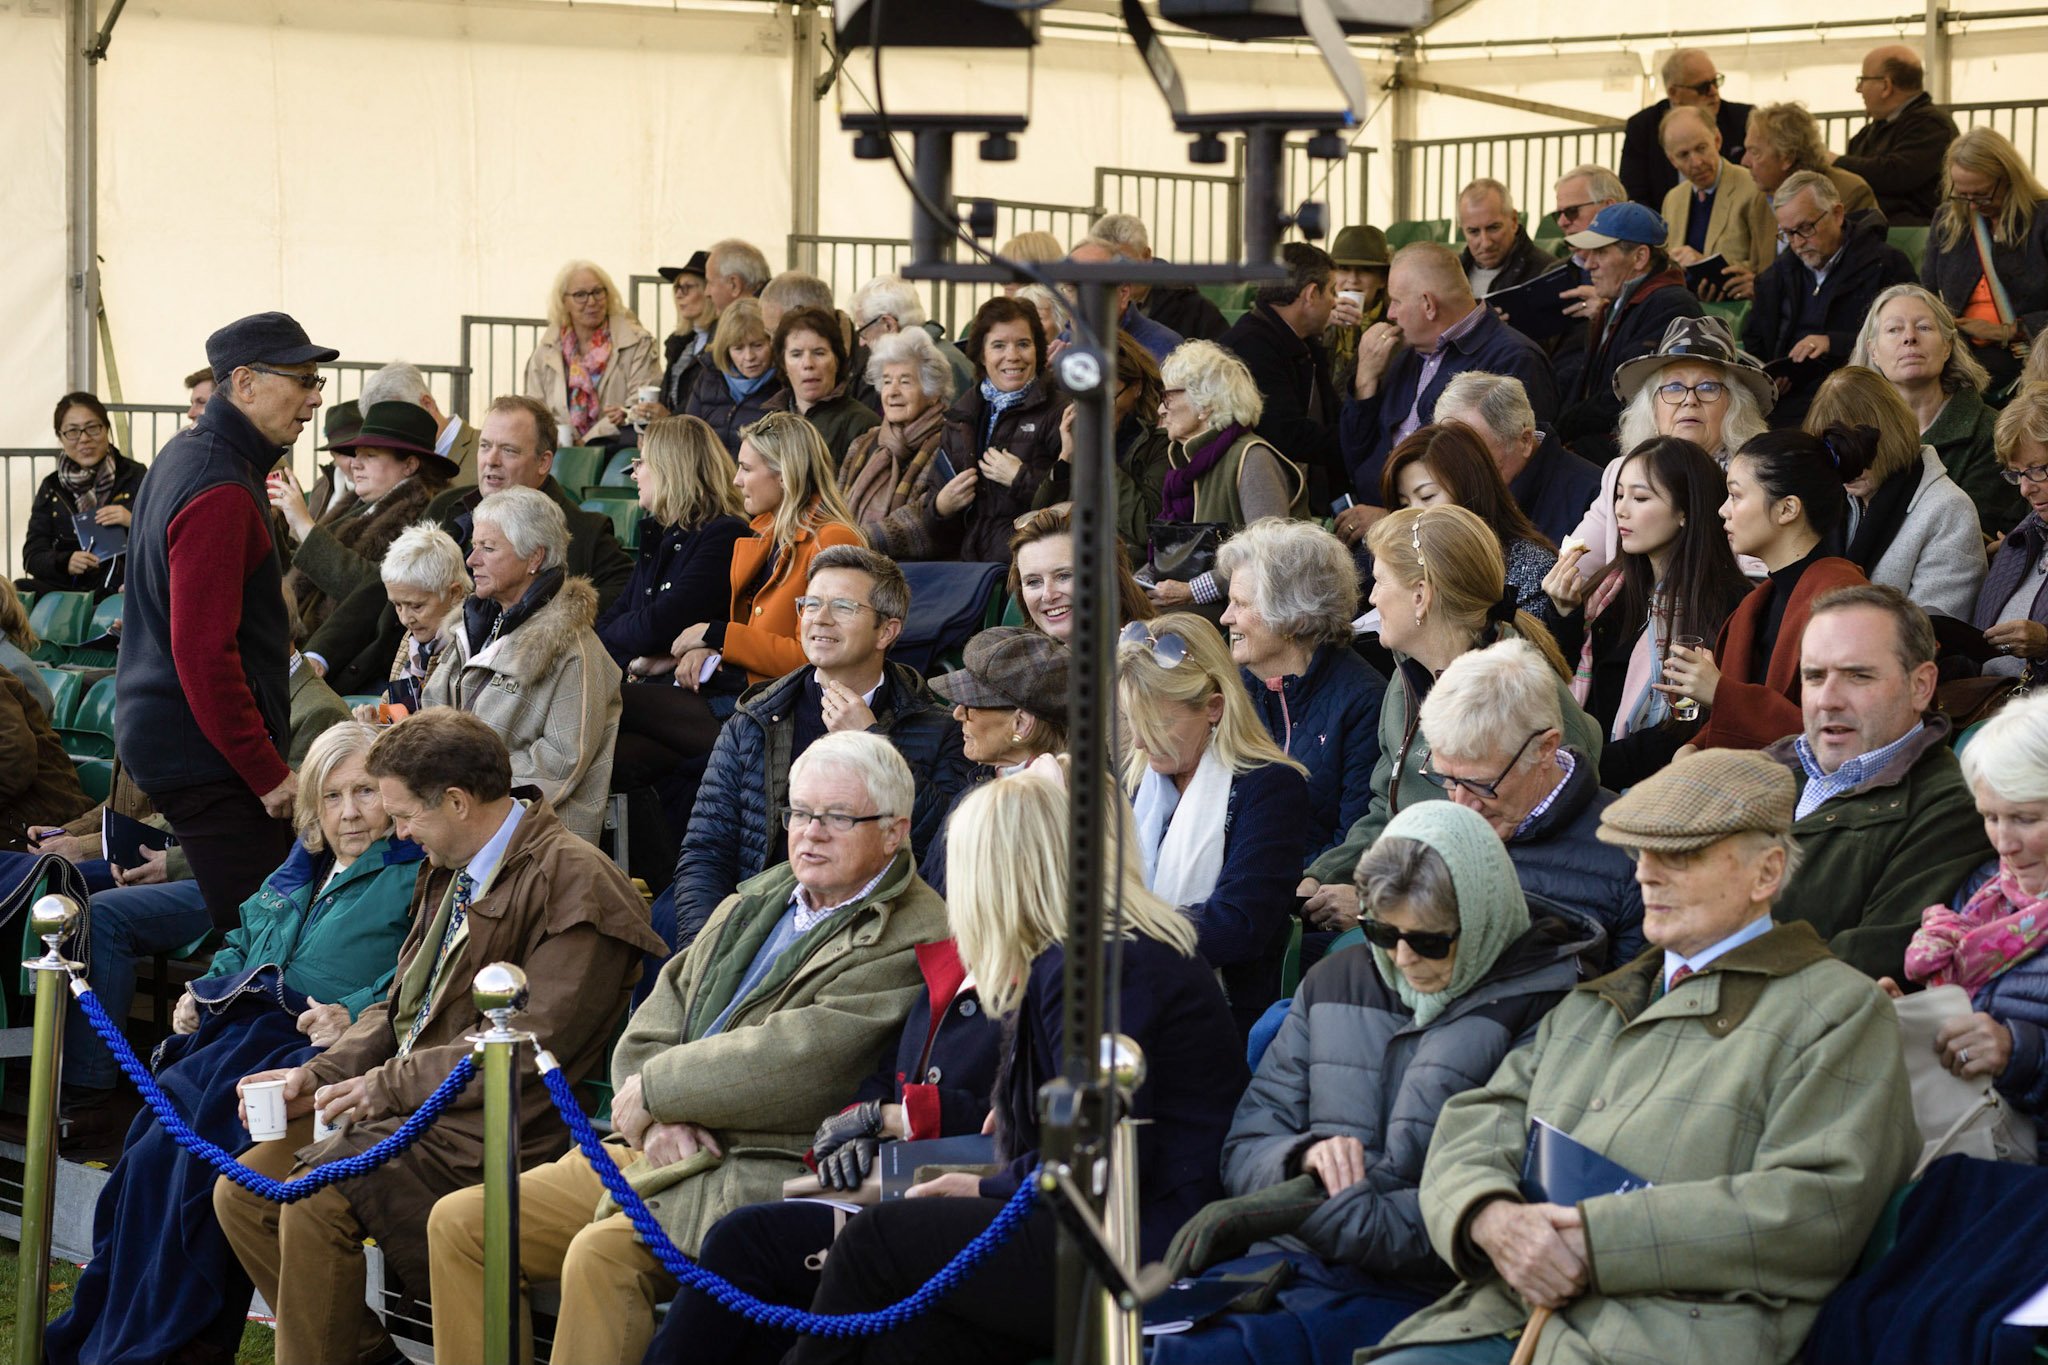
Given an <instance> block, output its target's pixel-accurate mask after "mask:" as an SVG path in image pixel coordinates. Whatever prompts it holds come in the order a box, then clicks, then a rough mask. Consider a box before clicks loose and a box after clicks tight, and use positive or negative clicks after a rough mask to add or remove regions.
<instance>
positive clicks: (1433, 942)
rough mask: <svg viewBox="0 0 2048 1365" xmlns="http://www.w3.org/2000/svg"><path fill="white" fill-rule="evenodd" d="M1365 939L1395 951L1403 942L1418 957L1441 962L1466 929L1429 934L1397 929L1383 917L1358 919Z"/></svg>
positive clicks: (1378, 946)
mask: <svg viewBox="0 0 2048 1365" xmlns="http://www.w3.org/2000/svg"><path fill="white" fill-rule="evenodd" d="M1358 927H1359V929H1360V931H1362V932H1363V933H1364V934H1365V941H1366V942H1367V943H1370V944H1371V945H1372V946H1373V947H1375V948H1378V949H1380V950H1381V951H1383V952H1389V953H1391V952H1393V951H1394V949H1395V948H1396V947H1398V946H1400V945H1401V944H1403V943H1406V944H1407V945H1408V948H1409V951H1410V952H1413V953H1414V954H1415V955H1416V956H1417V957H1426V958H1428V959H1429V960H1430V961H1432V962H1441V961H1443V960H1444V959H1445V958H1447V957H1449V956H1450V955H1451V945H1452V944H1454V943H1456V942H1457V941H1458V935H1459V934H1461V933H1463V932H1464V930H1462V929H1460V930H1456V931H1454V932H1452V933H1448V934H1428V933H1423V932H1421V931H1420V930H1414V929H1396V928H1395V927H1394V926H1393V925H1391V924H1389V923H1387V922H1386V921H1385V920H1383V919H1372V918H1369V917H1368V918H1365V919H1361V920H1359V921H1358Z"/></svg>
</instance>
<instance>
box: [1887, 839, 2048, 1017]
mask: <svg viewBox="0 0 2048 1365" xmlns="http://www.w3.org/2000/svg"><path fill="white" fill-rule="evenodd" d="M2044 943H2048V897H2036V896H2029V895H2028V894H2027V893H2026V892H2025V891H2022V890H2021V889H2020V883H2019V878H2017V877H2015V876H2014V875H2013V874H2012V873H2011V872H2010V871H2008V870H2007V868H2006V866H2005V864H2003V863H2000V864H1999V866H1998V875H1997V876H1996V877H1993V878H1992V879H1991V880H1990V881H1988V882H1986V883H1984V885H1982V886H1980V887H1978V888H1977V891H1976V893H1975V894H1974V895H1972V896H1971V897H1970V899H1969V902H1968V903H1967V904H1966V905H1964V906H1963V910H1962V913H1961V914H1957V913H1956V912H1955V911H1953V910H1951V909H1949V908H1948V907H1947V906H1945V905H1930V906H1928V907H1927V909H1926V910H1924V911H1922V912H1921V914H1920V929H1919V932H1917V933H1915V934H1914V935H1913V941H1912V942H1911V943H1910V944H1908V945H1907V947H1906V975H1907V976H1908V977H1910V978H1912V979H1913V980H1915V981H1922V982H1925V983H1926V984H1928V985H1930V986H1961V987H1962V988H1963V989H1964V990H1966V991H1969V992H1971V993H1972V994H1974V993H1975V992H1976V990H1977V988H1978V987H1979V986H1982V985H1983V984H1984V983H1985V982H1987V981H1989V980H1991V978H1992V977H1994V976H1997V975H1998V974H1999V973H2001V972H2003V971H2005V970H2006V969H2007V968H2009V967H2012V966H2015V965H2017V964H2018V963H2021V962H2024V961H2026V960H2027V959H2028V958H2030V957H2032V956H2033V955H2034V954H2035V953H2037V952H2039V951H2040V950H2041V948H2042V946H2043V945H2044Z"/></svg>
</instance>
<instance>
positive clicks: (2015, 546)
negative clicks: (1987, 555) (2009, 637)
mask: <svg viewBox="0 0 2048 1365" xmlns="http://www.w3.org/2000/svg"><path fill="white" fill-rule="evenodd" d="M2044 550H2048V525H2043V523H2042V521H2041V518H2040V517H2039V516H2038V515H2035V514H2033V513H2029V514H2028V515H2027V519H2026V520H2025V521H2023V522H2021V523H2020V524H2019V525H2018V526H2015V527H2014V528H2013V529H2012V533H2011V534H2010V535H2008V536H2006V538H2005V544H2003V545H2001V546H1999V547H1998V553H1997V554H1995V555H1993V556H1992V557H1991V571H1990V572H1989V573H1987V574H1985V575H1984V585H1983V587H1981V588H1979V589H1978V590H1977V610H1976V611H1975V612H1974V613H1973V614H1972V616H1971V618H1970V624H1971V625H1973V626H1975V627H1977V629H1979V630H1987V629H1989V628H1990V627H1992V626H1995V625H1997V624H1998V613H1999V612H2001V611H2003V610H2004V609H2005V604H2006V601H2007V599H2009V598H2010V597H2011V596H2012V594H2013V590H2014V589H2016V588H2018V587H2019V585H2020V580H2022V579H2024V578H2025V577H2026V576H2027V574H2028V573H2029V572H2030V571H2031V570H2032V569H2033V567H2034V564H2035V562H2036V561H2038V560H2039V559H2040V557H2041V555H2042V553H2043V551H2044ZM2043 593H2048V583H2044V584H2043V585H2042V592H2039V593H2035V594H2034V602H2033V610H2031V611H2029V612H2028V613H2027V615H2028V616H2029V617H2030V618H2031V619H2033V620H2036V621H2040V620H2048V617H2044V616H2043V615H2042V614H2041V609H2042V607H2043V606H2048V603H2043V602H2042V600H2041V598H2042V595H2043Z"/></svg>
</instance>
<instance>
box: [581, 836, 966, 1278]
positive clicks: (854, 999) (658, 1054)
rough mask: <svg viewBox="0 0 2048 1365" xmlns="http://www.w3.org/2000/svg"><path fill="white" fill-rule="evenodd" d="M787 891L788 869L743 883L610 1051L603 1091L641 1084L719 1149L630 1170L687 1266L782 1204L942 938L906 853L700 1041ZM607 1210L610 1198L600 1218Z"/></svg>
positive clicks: (670, 1118)
mask: <svg viewBox="0 0 2048 1365" xmlns="http://www.w3.org/2000/svg"><path fill="white" fill-rule="evenodd" d="M795 889H796V875H795V873H794V872H793V871H791V869H790V866H789V864H788V863H780V864H778V865H776V866H774V867H771V868H769V869H768V870H767V871H766V872H763V873H761V874H760V875H759V876H757V877H753V878H751V879H749V880H747V881H744V882H742V883H740V887H739V890H738V891H736V892H735V893H734V894H732V895H731V896H728V897H727V898H726V899H725V902H724V904H722V905H720V906H719V907H718V909H717V910H716V911H715V912H713V914H712V916H711V919H710V921H709V922H708V923H707V924H706V925H705V926H704V931H703V933H701V934H699V935H698V936H697V939H696V941H695V942H694V943H692V944H691V945H690V946H689V948H688V949H686V950H685V951H683V952H682V953H681V954H679V955H677V956H676V957H674V958H672V959H670V961H669V964H668V965H667V966H666V967H664V968H662V972H661V976H660V977H659V978H658V979H657V980H656V981H655V983H654V990H653V993H652V994H650V995H649V996H648V997H647V999H646V1001H644V1002H643V1003H642V1004H641V1006H640V1008H639V1009H637V1010H635V1011H634V1012H633V1018H632V1020H631V1021H630V1022H628V1023H627V1025H626V1032H625V1036H624V1037H622V1038H620V1039H619V1045H618V1047H616V1048H615V1049H613V1051H612V1083H613V1084H614V1085H624V1084H625V1083H626V1081H627V1080H629V1079H631V1078H632V1077H634V1076H638V1077H639V1078H640V1087H641V1093H642V1095H643V1097H644V1099H645V1101H646V1105H647V1112H648V1113H649V1114H651V1115H652V1116H653V1117H654V1119H655V1121H656V1122H658V1123H695V1124H700V1125H702V1126H703V1127H705V1128H708V1129H710V1130H711V1132H712V1134H713V1135H714V1136H715V1137H716V1138H717V1139H718V1143H719V1146H720V1148H721V1149H722V1150H723V1152H724V1155H723V1156H712V1155H711V1154H709V1153H708V1152H707V1153H699V1154H698V1155H696V1156H693V1157H690V1158H688V1159H687V1160H683V1161H677V1162H672V1163H670V1164H669V1165H666V1166H662V1167H659V1168H656V1169H651V1170H650V1169H648V1168H647V1167H646V1165H645V1163H641V1164H638V1165H635V1166H632V1167H630V1168H628V1170H627V1178H628V1179H629V1180H630V1181H631V1182H632V1184H633V1188H634V1189H635V1190H637V1191H638V1192H639V1193H640V1195H641V1196H642V1197H643V1198H645V1199H646V1200H647V1204H648V1207H650V1208H652V1209H653V1210H654V1214H655V1217H657V1218H659V1219H660V1220H661V1225H662V1229H663V1230H664V1231H665V1232H667V1233H668V1236H669V1239H670V1240H671V1241H673V1242H674V1243H675V1244H676V1246H678V1247H679V1248H681V1249H682V1250H683V1251H684V1252H685V1253H686V1254H688V1255H692V1256H694V1255H696V1254H697V1248H698V1244H699V1243H700V1242H701V1241H702V1240H703V1238H704V1234H705V1233H707V1232H709V1231H710V1230H711V1225H712V1224H713V1223H715V1222H717V1221H718V1220H719V1219H720V1218H723V1217H724V1216H725V1215H726V1214H728V1213H730V1212H732V1211H733V1210H734V1209H736V1208H739V1207H741V1206H743V1205H746V1204H758V1203H762V1202H765V1201H768V1200H775V1199H780V1198H781V1197H782V1182H783V1181H785V1180H788V1179H790V1178H792V1177H794V1176H799V1175H802V1174H804V1165H803V1154H804V1152H805V1151H806V1150H808V1149H809V1147H810V1145H811V1135H812V1134H813V1133H815V1132H816V1131H817V1128H818V1124H819V1123H821V1122H822V1121H823V1120H824V1119H825V1118H826V1117H827V1116H828V1115H831V1114H834V1113H837V1112H838V1111H839V1110H840V1109H841V1108H843V1107H845V1105H846V1104H847V1103H849V1102H850V1101H851V1100H852V1099H853V1096H854V1092H855V1091H856V1090H858V1089H859V1088H860V1083H861V1082H862V1081H863V1080H865V1079H866V1078H867V1077H868V1075H869V1074H870V1073H871V1072H873V1071H874V1069H875V1059H876V1058H877V1057H881V1056H885V1055H888V1054H889V1053H890V1051H891V1049H893V1048H894V1046H895V1044H896V1040H897V1037H898V1035H899V1034H900V1033H901V1032H902V1030H903V1021H904V1019H905V1018H906V1017H908V1016H909V1014H910V1009H911V1006H912V1005H913V1004H915V1003H916V1001H917V999H918V997H919V996H920V995H922V994H923V993H924V990H925V986H924V977H923V975H922V973H921V972H920V971H919V970H918V965H917V954H916V949H917V945H918V944H920V943H937V942H939V941H940V940H942V939H945V938H946V937H947V936H948V933H949V931H948V929H947V927H946V904H945V902H944V901H942V900H940V899H939V896H938V893H937V892H935V891H933V890H932V889H931V888H930V887H929V886H926V885H925V884H924V882H923V881H921V880H919V878H918V876H917V866H916V864H915V863H914V862H913V861H912V860H911V856H910V850H909V847H908V846H907V844H906V846H905V847H903V848H901V849H898V850H897V853H896V857H895V860H894V861H893V862H892V863H891V864H890V865H889V870H888V871H887V872H886V873H885V874H884V875H883V877H882V880H881V882H880V883H879V884H877V885H876V887H875V889H874V890H873V891H871V892H869V893H868V894H867V895H866V896H865V897H863V898H862V899H860V900H858V901H855V902H854V903H853V904H852V905H850V906H848V907H846V908H844V909H841V910H838V911H836V912H834V913H833V915H832V916H831V917H830V918H828V919H826V920H825V921H823V922H822V923H820V924H818V925H817V926H816V927H814V928H813V929H812V930H811V931H810V932H809V933H808V934H805V935H804V936H803V937H802V938H800V939H798V940H797V941H796V942H795V943H793V944H792V945H790V946H789V947H788V948H786V949H784V950H783V953H782V956H781V957H779V958H778V959H776V962H775V965H774V967H773V968H772V969H771V970H770V971H769V973H768V975H767V977H766V978H765V979H764V980H763V981H762V982H761V984H760V985H758V986H757V987H755V988H754V990H753V992H752V993H751V994H749V995H748V996H747V997H746V998H745V999H743V1000H741V1001H740V1002H739V1005H738V1007H737V1008H736V1009H734V1010H733V1012H732V1016H731V1017H730V1018H728V1019H727V1020H726V1021H725V1027H724V1028H723V1029H722V1030H720V1031H719V1032H717V1033H715V1034H712V1035H710V1036H709V1037H706V1036H704V1033H705V1030H706V1029H707V1028H709V1026H710V1025H711V1023H712V1021H714V1020H715V1019H717V1017H718V1015H719V1012H720V1011H721V1010H723V1009H724V1008H725V1006H726V1004H727V1003H728V1002H729V1001H730V1000H731V999H732V993H733V991H734V990H735V989H736V988H737V987H738V986H739V984H740V982H741V981H742V980H743V979H744V978H745V976H746V973H747V968H748V967H749V966H750V965H751V964H752V962H753V960H754V953H755V951H756V950H757V949H758V948H759V947H760V946H761V944H762V943H764V942H766V941H767V939H768V936H769V934H770V933H771V932H772V931H773V930H774V928H775V923H776V921H777V920H778V919H779V918H780V917H781V915H782V912H783V908H784V907H785V906H787V905H788V904H789V898H790V895H791V893H792V892H793V891H794V890H795ZM621 1155H623V1153H622V1154H621ZM615 1211H616V1206H615V1205H614V1204H613V1203H612V1202H611V1199H610V1198H609V1196H607V1198H606V1199H605V1201H604V1202H603V1203H602V1204H601V1205H600V1206H599V1208H598V1216H599V1217H604V1216H606V1215H609V1214H611V1213H613V1212H615Z"/></svg>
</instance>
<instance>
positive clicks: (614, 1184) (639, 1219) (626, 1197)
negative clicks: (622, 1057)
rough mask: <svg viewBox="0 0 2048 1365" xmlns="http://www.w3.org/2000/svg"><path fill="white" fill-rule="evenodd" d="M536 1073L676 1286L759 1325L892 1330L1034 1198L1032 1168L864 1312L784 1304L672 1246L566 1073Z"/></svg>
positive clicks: (857, 1333)
mask: <svg viewBox="0 0 2048 1365" xmlns="http://www.w3.org/2000/svg"><path fill="white" fill-rule="evenodd" d="M541 1078H542V1079H543V1080H544V1081H546V1082H547V1087H548V1094H549V1095H550V1096H552V1097H553V1099H554V1101H555V1108H556V1109H557V1110H558V1111H559V1112H560V1113H561V1115H562V1121H563V1122H564V1123H567V1124H568V1125H569V1133H570V1135H571V1136H573V1137H574V1138H575V1139H576V1145H577V1146H578V1147H580V1148H581V1149H582V1151H583V1155H584V1156H585V1157H586V1158H587V1159H588V1160H589V1162H590V1165H591V1168H592V1169H593V1170H595V1171H596V1172H597V1178H598V1179H599V1180H601V1181H603V1182H604V1187H605V1190H606V1192H607V1193H609V1194H610V1195H611V1197H612V1198H613V1199H614V1200H616V1201H617V1202H618V1205H619V1208H620V1209H621V1210H622V1211H624V1213H625V1215H626V1217H627V1219H628V1220H630V1221H631V1222H632V1224H633V1229H634V1231H636V1232H638V1233H639V1234H640V1240H641V1241H642V1242H644V1243H646V1245H647V1249H648V1251H649V1252H650V1253H652V1254H653V1256H654V1259H655V1260H657V1261H659V1262H661V1265H662V1268H663V1269H664V1270H666V1271H668V1273H669V1274H671V1275H673V1276H675V1277H676V1279H677V1281H678V1282H680V1283H681V1284H682V1285H683V1286H684V1287H686V1288H689V1289H695V1290H698V1291H699V1292H701V1293H704V1294H708V1295H709V1296H710V1297H711V1298H712V1299H714V1300H716V1301H717V1303H718V1304H719V1305H720V1306H721V1307H723V1308H725V1309H727V1310H729V1311H731V1312H734V1313H738V1314H739V1315H740V1316H741V1317H744V1318H747V1319H748V1320H750V1321H752V1322H756V1323H759V1324H761V1325H762V1326H764V1327H774V1328H778V1329H780V1330H782V1331H785V1332H798V1333H801V1334H803V1335H805V1336H819V1337H871V1336H879V1335H881V1334H882V1333H884V1332H892V1331H895V1330H896V1329H897V1328H899V1327H901V1326H903V1325H904V1324H905V1323H907V1322H909V1321H911V1319H913V1318H916V1317H918V1316H920V1315H921V1314H923V1313H925V1312H927V1311H928V1310H930V1308H931V1307H932V1305H933V1304H935V1303H937V1302H938V1301H939V1300H940V1299H942V1298H944V1297H945V1296H946V1295H948V1294H950V1293H952V1292H953V1291H954V1290H955V1289H957V1288H959V1287H960V1285H961V1284H962V1283H963V1282H964V1281H965V1280H966V1279H967V1277H968V1276H969V1275H972V1274H973V1273H974V1272H975V1271H976V1270H978V1269H980V1267H981V1263H982V1262H983V1261H986V1260H987V1259H988V1258H989V1256H990V1255H992V1254H993V1253H994V1252H995V1251H996V1249H997V1248H999V1247H1001V1246H1002V1245H1003V1244H1004V1243H1005V1242H1007V1241H1009V1240H1010V1238H1011V1237H1012V1236H1013V1235H1015V1233H1016V1231H1017V1229H1018V1228H1020V1227H1022V1226H1023V1224H1024V1220H1025V1218H1026V1217H1028V1216H1029V1215H1030V1213H1031V1209H1032V1205H1033V1204H1035V1203H1036V1202H1037V1199H1038V1179H1037V1172H1036V1171H1033V1172H1032V1174H1031V1176H1030V1177H1028V1178H1027V1179H1026V1180H1025V1181H1024V1182H1023V1183H1022V1184H1021V1185H1019V1186H1018V1187H1017V1192H1016V1193H1015V1194H1014V1195H1012V1196H1010V1201H1009V1202H1008V1203H1007V1204H1004V1205H1003V1207H1002V1209H1001V1210H1000V1211H999V1212H998V1213H997V1214H996V1216H995V1219H994V1221H992V1222H991V1223H990V1224H989V1225H988V1226H987V1227H985V1228H983V1229H982V1230H981V1231H980V1232H979V1233H977V1234H975V1237H974V1240H973V1241H971V1242H969V1243H968V1244H967V1245H966V1246H964V1247H962V1248H961V1249H960V1252H959V1254H958V1255H956V1256H954V1257H953V1259H952V1260H950V1261H948V1262H947V1263H946V1264H945V1265H944V1266H943V1267H941V1269H940V1270H939V1273H938V1274H936V1275H934V1276H932V1278H931V1280H930V1281H929V1282H928V1283H926V1284H925V1285H924V1286H923V1287H921V1288H920V1289H918V1291H917V1292H916V1293H914V1294H912V1295H911V1296H910V1297H909V1298H907V1299H904V1300H903V1301H901V1302H900V1303H893V1304H891V1305H889V1306H888V1307H887V1308H878V1309H875V1310H873V1311H871V1312H866V1313H842V1314H826V1313H812V1312H809V1311H807V1310H805V1309H801V1308H791V1307H789V1306H788V1305H787V1304H780V1303H764V1302H762V1301H761V1300H760V1299H757V1298H755V1297H754V1296H753V1295H752V1294H749V1293H747V1292H746V1291H745V1290H744V1289H741V1288H739V1287H738V1286H737V1285H735V1284H733V1283H731V1282H730V1281H728V1280H726V1279H724V1278H723V1277H722V1276H720V1275H718V1274H717V1273H715V1272H713V1271H709V1270H706V1269H705V1268H704V1267H702V1266H700V1265H698V1264H697V1263H696V1262H695V1261H693V1260H691V1259H690V1258H689V1257H688V1256H685V1255H684V1254H683V1253H682V1252H681V1251H678V1250H677V1249H676V1245H675V1243H673V1242H671V1241H669V1239H668V1234H667V1233H665V1232H663V1231H662V1227H661V1224H660V1223H659V1222H658V1221H656V1219H655V1217H654V1213H653V1211H652V1210H651V1209H649V1208H648V1207H647V1202H646V1201H645V1200H643V1199H642V1198H641V1197H640V1196H639V1194H638V1193H637V1192H635V1190H634V1189H633V1187H632V1186H631V1185H629V1184H627V1183H626V1177H625V1176H624V1175H622V1174H620V1172H619V1168H618V1166H617V1164H616V1163H614V1162H613V1161H612V1158H611V1153H610V1152H608V1151H606V1150H605V1146H604V1142H603V1140H602V1139H601V1138H599V1137H598V1135H597V1130H596V1129H595V1128H592V1127H591V1126H590V1120H589V1119H587V1118H585V1117H584V1116H583V1107H582V1106H581V1105H580V1104H578V1103H577V1102H576V1092H575V1090H574V1088H573V1087H572V1086H571V1085H570V1083H569V1078H568V1077H567V1076H566V1075H564V1074H563V1072H562V1071H561V1069H560V1068H559V1067H556V1066H553V1065H546V1064H544V1065H543V1066H542V1069H541Z"/></svg>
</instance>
